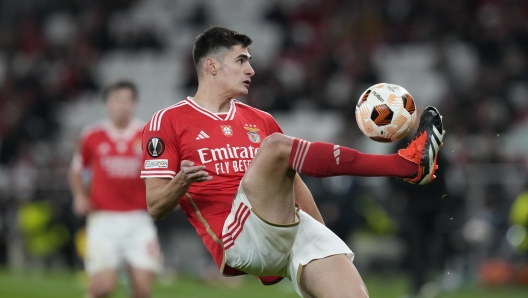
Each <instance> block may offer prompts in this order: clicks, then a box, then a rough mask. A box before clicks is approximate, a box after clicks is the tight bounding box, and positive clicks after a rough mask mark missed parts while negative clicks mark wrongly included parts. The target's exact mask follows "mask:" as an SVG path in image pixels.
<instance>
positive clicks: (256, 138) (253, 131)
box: [244, 124, 260, 143]
mask: <svg viewBox="0 0 528 298" xmlns="http://www.w3.org/2000/svg"><path fill="white" fill-rule="evenodd" d="M244 128H245V129H246V130H247V131H248V138H249V140H250V141H251V142H253V143H260V135H259V134H258V133H257V131H259V129H258V128H257V126H256V125H251V124H250V125H247V124H245V125H244Z"/></svg>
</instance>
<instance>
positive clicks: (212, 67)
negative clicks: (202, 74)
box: [204, 57, 218, 76]
mask: <svg viewBox="0 0 528 298" xmlns="http://www.w3.org/2000/svg"><path fill="white" fill-rule="evenodd" d="M204 67H205V71H207V72H208V73H210V74H212V75H213V76H215V75H216V73H217V72H218V65H217V62H216V60H215V59H213V58H211V57H208V58H207V59H205V63H204Z"/></svg>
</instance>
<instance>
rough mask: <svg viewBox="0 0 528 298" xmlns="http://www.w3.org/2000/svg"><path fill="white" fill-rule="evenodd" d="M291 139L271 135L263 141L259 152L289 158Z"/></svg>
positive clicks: (279, 134) (274, 134)
mask: <svg viewBox="0 0 528 298" xmlns="http://www.w3.org/2000/svg"><path fill="white" fill-rule="evenodd" d="M292 145H293V139H292V138H290V137H288V136H285V135H283V134H281V133H277V132H276V133H272V134H271V135H269V136H268V137H267V138H265V139H264V141H263V142H262V145H260V149H259V150H267V152H269V153H272V154H275V155H277V157H286V158H289V157H290V152H291V148H292Z"/></svg>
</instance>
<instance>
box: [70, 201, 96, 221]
mask: <svg viewBox="0 0 528 298" xmlns="http://www.w3.org/2000/svg"><path fill="white" fill-rule="evenodd" d="M90 211H92V204H90V200H89V199H88V198H86V197H76V198H74V200H73V212H74V213H75V215H77V216H79V217H83V216H86V215H88V213H90Z"/></svg>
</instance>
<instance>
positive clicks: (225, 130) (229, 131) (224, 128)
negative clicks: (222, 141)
mask: <svg viewBox="0 0 528 298" xmlns="http://www.w3.org/2000/svg"><path fill="white" fill-rule="evenodd" d="M220 128H221V129H222V133H223V134H224V136H226V137H231V136H233V129H232V128H231V125H220Z"/></svg>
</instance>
